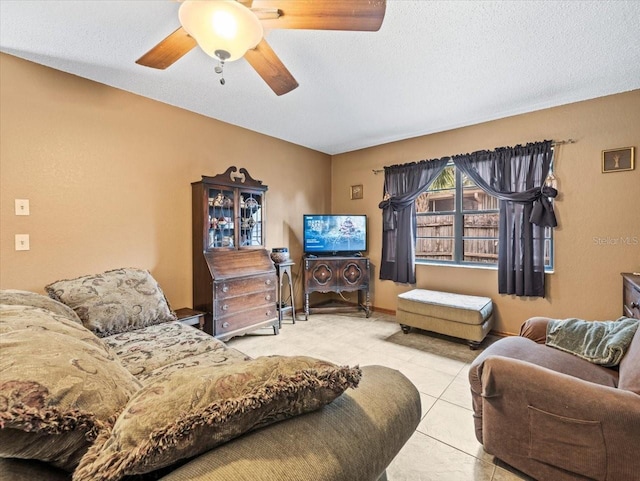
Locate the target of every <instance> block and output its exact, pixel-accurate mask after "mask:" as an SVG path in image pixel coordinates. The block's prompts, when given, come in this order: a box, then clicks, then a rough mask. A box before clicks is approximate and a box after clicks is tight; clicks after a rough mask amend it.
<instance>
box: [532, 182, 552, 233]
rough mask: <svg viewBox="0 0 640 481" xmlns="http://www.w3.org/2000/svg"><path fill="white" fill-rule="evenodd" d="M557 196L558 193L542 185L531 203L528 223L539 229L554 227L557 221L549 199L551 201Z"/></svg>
mask: <svg viewBox="0 0 640 481" xmlns="http://www.w3.org/2000/svg"><path fill="white" fill-rule="evenodd" d="M557 195H558V191H557V190H556V189H554V188H553V187H550V186H548V185H543V186H542V187H541V188H540V191H539V192H538V195H537V196H536V199H535V200H534V201H533V209H532V210H531V216H530V217H529V222H531V223H532V224H536V225H538V226H540V227H556V226H557V225H558V221H557V219H556V213H555V212H554V210H553V204H552V203H551V200H549V199H550V198H551V199H553V198H555V197H556V196H557Z"/></svg>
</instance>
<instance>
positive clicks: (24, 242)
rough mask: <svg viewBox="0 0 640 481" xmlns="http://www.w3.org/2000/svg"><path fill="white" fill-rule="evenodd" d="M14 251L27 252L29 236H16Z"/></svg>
mask: <svg viewBox="0 0 640 481" xmlns="http://www.w3.org/2000/svg"><path fill="white" fill-rule="evenodd" d="M16 250H17V251H28V250H29V234H16Z"/></svg>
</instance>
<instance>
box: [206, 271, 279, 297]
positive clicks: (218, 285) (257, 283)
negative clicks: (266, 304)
mask: <svg viewBox="0 0 640 481" xmlns="http://www.w3.org/2000/svg"><path fill="white" fill-rule="evenodd" d="M276 282H277V277H276V275H275V273H274V274H264V275H259V276H254V277H242V278H238V279H233V280H228V281H220V282H215V283H214V285H213V289H214V296H215V299H217V300H222V299H226V298H228V297H236V296H246V295H247V294H251V293H254V292H261V291H264V290H268V289H272V288H273V289H275V287H276ZM274 299H275V298H274Z"/></svg>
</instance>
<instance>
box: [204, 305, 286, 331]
mask: <svg viewBox="0 0 640 481" xmlns="http://www.w3.org/2000/svg"><path fill="white" fill-rule="evenodd" d="M277 318H278V312H277V311H276V304H275V302H274V303H271V304H269V305H268V306H261V307H256V308H254V309H248V310H244V311H242V312H238V313H236V314H231V315H229V316H226V317H223V318H222V319H215V321H214V322H215V331H214V332H215V335H216V336H220V335H221V334H224V333H226V332H231V331H236V330H238V329H242V328H243V327H247V326H252V325H254V324H260V323H261V322H263V321H265V322H266V321H269V320H272V319H277Z"/></svg>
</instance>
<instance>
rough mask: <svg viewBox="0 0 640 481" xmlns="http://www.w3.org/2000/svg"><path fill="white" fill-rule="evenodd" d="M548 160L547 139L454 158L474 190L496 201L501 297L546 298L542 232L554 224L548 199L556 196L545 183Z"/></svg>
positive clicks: (551, 155) (551, 156)
mask: <svg viewBox="0 0 640 481" xmlns="http://www.w3.org/2000/svg"><path fill="white" fill-rule="evenodd" d="M552 158H553V150H552V149H551V141H544V142H536V143H532V144H527V145H525V146H521V145H518V146H516V147H505V148H500V149H496V150H495V151H491V152H488V151H481V152H474V153H473V154H466V155H458V156H455V157H453V162H454V164H455V165H456V167H457V168H459V169H460V170H461V171H462V172H464V173H465V174H467V175H468V176H469V177H470V178H471V179H472V180H473V181H474V182H475V183H476V184H477V185H478V187H480V188H481V189H482V190H484V191H485V192H487V193H488V194H491V195H493V196H494V197H497V198H498V199H500V234H499V236H500V237H499V249H498V291H499V292H500V294H516V295H518V296H535V297H544V295H545V289H544V228H545V227H555V226H556V225H557V222H556V216H555V213H554V211H553V205H552V203H551V200H550V198H553V197H555V196H556V195H557V193H558V192H557V191H556V190H555V189H553V188H551V187H547V186H545V185H544V182H545V179H546V178H547V175H548V174H549V169H550V167H551V161H552Z"/></svg>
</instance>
